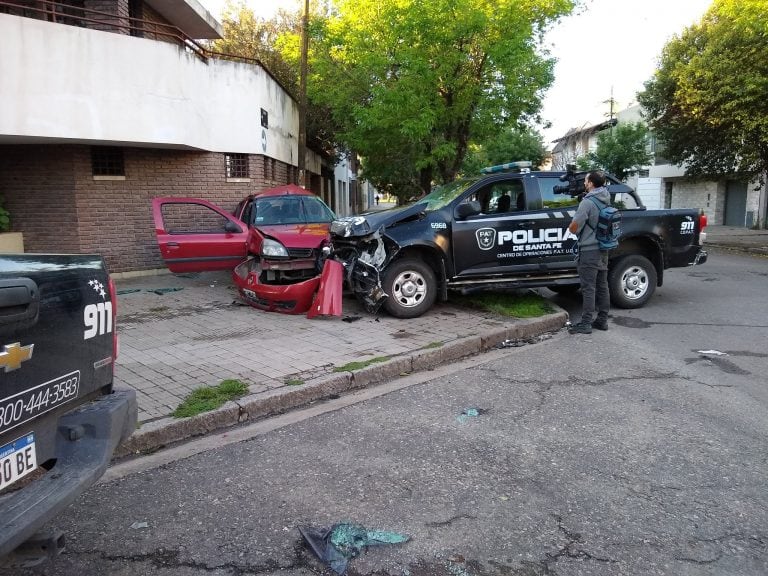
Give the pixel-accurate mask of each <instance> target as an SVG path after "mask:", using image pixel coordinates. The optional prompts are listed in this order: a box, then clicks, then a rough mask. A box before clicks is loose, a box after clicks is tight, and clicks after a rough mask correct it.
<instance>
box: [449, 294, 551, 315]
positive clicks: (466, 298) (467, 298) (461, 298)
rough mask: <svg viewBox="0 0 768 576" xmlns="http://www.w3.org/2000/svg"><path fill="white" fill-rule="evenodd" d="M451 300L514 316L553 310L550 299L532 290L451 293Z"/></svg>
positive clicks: (545, 312) (544, 312)
mask: <svg viewBox="0 0 768 576" xmlns="http://www.w3.org/2000/svg"><path fill="white" fill-rule="evenodd" d="M451 301H452V302H455V303H457V304H460V305H464V306H468V307H471V308H479V309H480V310H486V311H488V312H493V313H495V314H500V315H502V316H511V317H513V318H536V317H538V316H544V315H545V314H551V313H552V312H553V308H552V306H551V304H550V303H549V300H547V299H546V298H544V297H542V296H539V295H538V294H533V293H531V292H526V293H515V292H494V291H482V292H476V293H474V294H466V295H461V294H456V295H451Z"/></svg>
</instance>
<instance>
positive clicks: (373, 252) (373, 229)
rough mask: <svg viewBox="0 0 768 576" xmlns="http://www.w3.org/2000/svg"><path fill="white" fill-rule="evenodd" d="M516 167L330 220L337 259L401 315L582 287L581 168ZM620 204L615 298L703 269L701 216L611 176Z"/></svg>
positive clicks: (358, 283) (370, 294)
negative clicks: (468, 293) (649, 206)
mask: <svg viewBox="0 0 768 576" xmlns="http://www.w3.org/2000/svg"><path fill="white" fill-rule="evenodd" d="M529 166H530V163H525V162H515V163H510V164H505V165H502V166H494V167H491V168H486V169H484V170H483V174H481V175H479V176H476V177H469V178H462V179H460V180H456V181H454V182H451V183H449V184H446V185H444V186H440V187H437V188H435V189H434V190H433V191H432V192H431V193H430V194H428V195H426V196H424V197H423V198H421V199H420V200H417V201H416V202H415V203H413V204H411V205H409V206H404V207H398V208H393V209H391V210H385V211H382V212H372V213H368V214H363V215H360V216H351V217H347V218H341V219H338V220H336V221H334V222H333V223H332V224H331V244H332V250H333V257H334V258H335V259H336V260H339V261H340V262H342V263H343V265H344V269H345V275H346V280H347V283H348V285H349V287H350V288H351V289H352V291H353V292H354V293H355V294H356V296H357V297H358V298H359V299H360V300H361V301H362V302H363V303H364V304H365V305H366V307H367V308H368V310H369V311H374V310H376V309H378V308H379V307H380V306H382V305H383V307H384V309H385V310H386V311H387V312H389V313H390V314H391V315H393V316H395V317H398V318H414V317H417V316H420V315H422V314H424V312H426V311H427V310H429V309H430V308H431V307H432V305H433V304H434V302H435V300H436V299H437V298H440V299H441V300H446V299H447V297H448V290H449V289H459V290H466V289H472V288H478V287H489V286H499V287H503V286H506V287H516V288H525V287H547V288H550V289H552V290H554V291H556V292H572V291H575V290H578V288H579V279H578V275H577V273H576V263H575V261H574V247H575V245H576V244H577V238H576V236H574V235H573V234H572V233H571V232H569V231H568V224H569V223H570V221H571V219H572V218H573V215H574V213H575V211H576V208H577V206H578V202H579V196H580V192H582V190H580V187H581V188H583V179H584V173H575V172H573V171H567V172H556V171H531V170H530V168H529ZM607 188H608V191H609V192H610V194H611V198H612V202H613V204H614V205H617V206H618V207H620V208H621V215H622V224H621V236H620V238H619V245H618V247H617V248H616V249H614V250H612V251H611V255H610V264H609V285H610V292H611V300H612V302H613V304H614V306H617V307H619V308H639V307H641V306H643V305H644V304H645V303H646V302H647V301H648V299H649V298H650V297H651V295H652V294H653V292H654V290H655V288H656V287H657V286H661V285H662V282H663V280H664V271H665V270H667V269H668V268H674V267H683V266H691V265H694V264H703V263H704V262H706V259H707V254H706V252H705V251H704V250H703V248H702V244H703V242H704V239H705V236H706V234H705V233H704V232H703V229H704V227H705V226H706V218H705V217H704V216H703V215H700V212H699V210H693V209H675V210H646V209H645V207H644V206H643V205H642V202H641V201H640V198H639V197H638V196H637V194H635V192H634V190H632V188H630V187H629V186H627V185H625V184H622V183H620V182H619V181H617V180H616V179H615V178H613V177H611V176H610V175H609V176H608V183H607Z"/></svg>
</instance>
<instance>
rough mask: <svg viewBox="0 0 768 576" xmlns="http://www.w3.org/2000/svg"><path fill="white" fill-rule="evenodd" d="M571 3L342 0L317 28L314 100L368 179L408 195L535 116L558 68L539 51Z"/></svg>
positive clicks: (442, 178) (452, 172) (448, 176)
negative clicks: (476, 145) (473, 147)
mask: <svg viewBox="0 0 768 576" xmlns="http://www.w3.org/2000/svg"><path fill="white" fill-rule="evenodd" d="M574 3H575V2H574V1H573V0H529V1H528V2H526V3H525V9H522V8H521V5H520V2H518V1H516V0H498V1H496V2H488V1H486V0H339V2H338V3H337V11H336V12H334V13H332V14H331V15H330V16H328V17H326V18H323V19H319V20H316V21H315V22H314V26H313V37H312V40H311V42H310V80H309V97H310V99H311V100H312V101H313V102H315V103H318V104H323V105H327V106H328V107H329V108H330V109H331V110H332V111H333V116H334V119H335V120H336V122H337V123H338V125H339V126H340V133H339V135H340V137H341V139H342V140H343V141H344V142H345V143H346V144H347V145H348V147H349V148H351V149H354V150H356V151H358V153H360V155H361V156H363V158H364V159H365V174H364V176H365V177H366V178H367V179H368V180H369V181H371V182H372V183H373V184H374V185H375V186H377V187H378V188H379V189H382V190H386V191H390V190H391V191H392V192H394V193H396V194H398V195H400V196H401V197H407V196H410V195H412V194H414V193H420V192H426V191H428V190H429V189H430V188H431V186H432V184H433V183H434V182H435V181H437V182H446V181H450V180H452V179H454V178H455V176H456V174H457V172H458V170H459V168H460V167H461V165H462V162H463V160H464V157H465V155H466V153H467V150H468V147H469V145H470V142H471V141H473V140H474V141H477V142H483V141H485V140H486V139H487V138H488V137H489V136H491V135H493V134H495V133H497V132H498V131H499V130H503V129H504V127H506V126H512V125H515V124H519V123H521V122H522V121H524V120H527V119H534V118H537V113H538V110H539V109H540V101H541V96H542V91H543V90H544V89H545V88H546V87H548V86H549V85H550V84H551V82H552V79H553V77H552V64H553V63H552V60H551V59H549V58H548V57H547V55H546V54H545V53H542V52H541V51H540V50H538V49H537V46H538V43H537V40H540V39H541V35H542V34H543V32H544V30H545V29H546V27H547V26H548V25H549V24H551V23H552V22H553V21H555V20H556V19H557V18H559V17H561V16H563V15H565V14H568V13H569V12H570V11H571V10H572V8H573V5H574Z"/></svg>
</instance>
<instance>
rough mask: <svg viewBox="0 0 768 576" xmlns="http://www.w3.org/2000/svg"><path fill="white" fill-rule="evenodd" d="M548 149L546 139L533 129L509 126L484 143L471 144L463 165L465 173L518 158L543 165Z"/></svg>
mask: <svg viewBox="0 0 768 576" xmlns="http://www.w3.org/2000/svg"><path fill="white" fill-rule="evenodd" d="M546 155H547V150H546V148H545V147H544V139H543V137H542V136H541V134H539V133H538V132H535V131H533V130H529V129H525V130H521V129H516V128H509V129H506V130H504V131H502V132H501V133H499V134H498V135H496V136H492V137H490V138H489V139H488V140H486V141H485V142H484V143H483V144H470V146H469V150H468V151H467V156H466V158H465V159H464V162H463V164H462V166H461V173H462V174H465V175H470V174H477V173H479V171H480V169H481V168H483V167H485V166H495V165H497V164H505V163H507V162H515V161H517V160H530V161H531V163H532V165H533V166H534V167H537V166H541V164H542V163H543V162H544V158H545V157H546Z"/></svg>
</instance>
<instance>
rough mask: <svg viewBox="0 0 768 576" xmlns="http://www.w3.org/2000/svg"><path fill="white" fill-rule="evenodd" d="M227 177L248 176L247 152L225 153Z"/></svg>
mask: <svg viewBox="0 0 768 576" xmlns="http://www.w3.org/2000/svg"><path fill="white" fill-rule="evenodd" d="M224 161H225V163H226V166H227V178H228V179H229V178H249V175H248V174H249V173H248V154H225V155H224Z"/></svg>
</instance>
